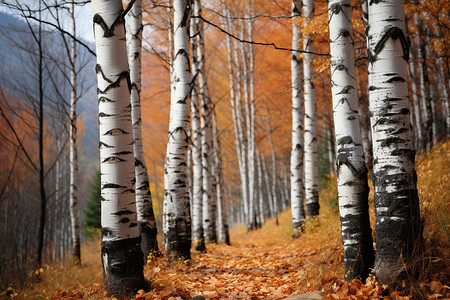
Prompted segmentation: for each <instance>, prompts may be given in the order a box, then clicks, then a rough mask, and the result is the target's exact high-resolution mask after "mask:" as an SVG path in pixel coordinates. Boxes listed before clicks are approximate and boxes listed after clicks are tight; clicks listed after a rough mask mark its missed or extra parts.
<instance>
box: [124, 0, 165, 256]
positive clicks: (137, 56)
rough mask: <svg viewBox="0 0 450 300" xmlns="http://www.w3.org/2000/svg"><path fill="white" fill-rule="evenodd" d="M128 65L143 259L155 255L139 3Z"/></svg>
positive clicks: (131, 21) (131, 16)
mask: <svg viewBox="0 0 450 300" xmlns="http://www.w3.org/2000/svg"><path fill="white" fill-rule="evenodd" d="M128 29H129V30H128V33H129V36H128V39H127V41H128V62H129V64H130V79H131V120H132V123H133V150H134V165H135V173H136V209H137V218H138V223H139V232H140V234H141V247H142V251H143V252H144V259H146V258H147V256H148V254H149V253H151V252H158V240H157V239H156V235H157V229H156V221H155V215H154V213H153V205H152V196H151V192H150V183H149V178H148V173H147V166H146V164H145V157H144V147H143V145H142V128H141V127H142V119H141V52H142V50H141V48H142V31H143V26H142V0H136V1H135V2H134V4H133V7H132V8H131V10H130V13H129V27H128Z"/></svg>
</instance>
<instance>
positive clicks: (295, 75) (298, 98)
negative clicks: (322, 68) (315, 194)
mask: <svg viewBox="0 0 450 300" xmlns="http://www.w3.org/2000/svg"><path fill="white" fill-rule="evenodd" d="M301 5H302V4H301V2H300V1H298V0H293V1H292V13H291V16H292V18H296V17H299V16H300V13H301V10H302V7H301ZM299 31H300V26H298V25H296V24H295V23H293V24H292V49H294V50H299V47H300V46H299V44H300V38H301V35H300V32H299ZM299 54H300V52H298V51H293V52H292V56H291V85H292V148H291V161H290V173H291V212H292V236H293V237H294V238H297V237H299V236H300V233H301V230H302V225H303V223H304V220H305V209H304V207H303V206H304V198H303V97H302V66H301V61H300V58H299V57H298V56H299Z"/></svg>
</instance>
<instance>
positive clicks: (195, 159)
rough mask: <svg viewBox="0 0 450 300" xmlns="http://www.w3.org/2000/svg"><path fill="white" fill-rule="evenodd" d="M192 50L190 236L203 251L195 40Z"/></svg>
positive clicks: (193, 26) (194, 23) (194, 29)
mask: <svg viewBox="0 0 450 300" xmlns="http://www.w3.org/2000/svg"><path fill="white" fill-rule="evenodd" d="M197 13H198V11H197V5H196V3H195V2H194V4H193V14H194V16H197ZM197 31H198V30H197V19H196V18H191V34H192V35H194V34H195V33H197ZM191 48H192V63H191V65H192V73H193V75H194V81H193V86H192V93H191V114H192V122H191V123H192V124H191V125H192V130H191V132H192V177H193V178H192V185H193V187H192V188H193V193H192V196H193V199H192V235H193V243H194V249H195V250H197V251H201V252H203V251H205V250H206V248H205V238H204V235H203V208H202V207H203V195H202V191H203V171H202V139H201V128H200V104H199V99H198V98H199V95H198V79H197V76H198V73H199V69H198V61H197V39H193V40H192V43H191Z"/></svg>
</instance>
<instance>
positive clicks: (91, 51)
mask: <svg viewBox="0 0 450 300" xmlns="http://www.w3.org/2000/svg"><path fill="white" fill-rule="evenodd" d="M25 18H30V19H33V20H35V21H38V22H41V23H44V24H46V25H49V26H52V27H54V28H56V29H57V30H59V31H60V32H62V33H64V34H66V35H68V36H70V37H71V38H72V39H74V40H75V42H77V43H78V44H80V45H81V46H83V47H84V48H86V50H87V51H88V52H89V53H91V54H92V55H94V56H95V57H96V56H97V54H95V52H94V51H93V50H91V48H89V46H88V45H86V44H85V43H83V42H82V41H80V40H79V39H77V38H76V37H74V36H73V34H71V33H70V32H68V31H66V30H64V29H62V28H61V27H59V26H58V25H55V24H53V23H52V22H48V21H44V20H41V19H39V18H36V17H33V16H31V15H28V16H25Z"/></svg>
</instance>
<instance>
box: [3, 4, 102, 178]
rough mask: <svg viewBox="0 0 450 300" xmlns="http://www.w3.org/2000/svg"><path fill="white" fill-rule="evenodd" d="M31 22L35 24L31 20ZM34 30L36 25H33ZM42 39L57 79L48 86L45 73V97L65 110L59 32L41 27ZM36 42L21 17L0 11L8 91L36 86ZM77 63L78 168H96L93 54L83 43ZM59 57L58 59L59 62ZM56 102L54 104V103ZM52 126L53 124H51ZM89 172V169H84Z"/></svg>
mask: <svg viewBox="0 0 450 300" xmlns="http://www.w3.org/2000/svg"><path fill="white" fill-rule="evenodd" d="M33 26H36V24H34V25H33ZM33 28H34V30H35V31H37V27H33ZM43 28H44V30H43V34H42V36H43V40H44V43H43V44H44V47H43V48H44V56H45V58H44V60H45V62H46V63H47V64H48V65H49V70H51V72H54V73H52V74H56V75H55V78H56V80H58V83H57V85H58V91H56V90H55V88H54V87H52V85H53V84H52V82H51V80H50V78H49V77H48V76H47V75H45V78H44V80H45V96H46V98H45V100H44V101H46V102H47V103H48V104H49V105H52V108H53V107H55V106H56V107H60V108H61V109H66V110H68V105H67V103H66V105H64V104H62V101H61V100H60V99H61V97H60V96H58V93H60V94H62V95H63V98H64V99H65V101H67V102H70V85H69V83H68V82H67V80H64V79H62V78H63V77H64V76H63V74H62V72H66V74H68V73H69V69H68V68H67V67H64V64H65V63H67V58H66V52H64V51H65V50H64V48H63V47H62V46H61V45H62V38H61V34H60V32H58V31H56V30H53V29H51V28H48V27H47V28H46V27H43ZM80 40H82V41H83V43H85V44H87V45H88V46H89V47H90V48H91V49H93V50H95V45H93V44H92V43H90V42H88V41H85V40H83V39H80ZM36 49H37V48H36V43H35V42H34V40H33V36H32V34H31V32H30V29H29V27H28V25H27V23H26V22H25V20H24V19H22V18H20V17H16V16H12V15H9V14H6V13H3V12H0V66H1V70H2V72H0V73H1V74H0V85H1V86H2V87H3V88H5V89H6V90H7V92H8V94H11V95H18V96H19V97H20V94H21V93H22V92H23V90H22V89H23V87H26V88H27V89H28V91H27V92H28V93H30V91H31V93H32V92H34V91H37V90H38V86H37V80H36V75H35V74H36V72H35V69H36V60H37V58H36V56H35V55H34V53H35V52H36ZM77 60H78V65H81V64H85V65H86V66H85V67H84V69H83V70H82V71H81V72H80V74H79V77H78V83H79V85H80V87H79V93H81V91H83V92H84V93H83V96H82V97H81V99H80V100H79V101H78V103H77V111H78V115H79V117H80V118H81V119H83V120H84V136H83V139H82V141H81V143H80V146H81V149H82V151H81V153H80V156H79V159H80V164H81V166H80V167H81V168H87V169H91V168H95V169H97V168H98V161H99V159H98V157H99V150H98V140H99V139H98V121H97V115H98V108H97V95H96V84H97V81H96V75H95V63H96V58H95V57H94V56H93V55H92V54H90V53H89V52H88V51H87V50H86V49H85V48H84V47H81V46H80V47H78V56H77ZM60 61H62V63H60ZM55 102H57V103H58V104H55ZM55 126H57V125H56V124H55ZM88 172H89V173H90V172H92V171H88Z"/></svg>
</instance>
